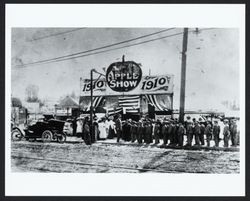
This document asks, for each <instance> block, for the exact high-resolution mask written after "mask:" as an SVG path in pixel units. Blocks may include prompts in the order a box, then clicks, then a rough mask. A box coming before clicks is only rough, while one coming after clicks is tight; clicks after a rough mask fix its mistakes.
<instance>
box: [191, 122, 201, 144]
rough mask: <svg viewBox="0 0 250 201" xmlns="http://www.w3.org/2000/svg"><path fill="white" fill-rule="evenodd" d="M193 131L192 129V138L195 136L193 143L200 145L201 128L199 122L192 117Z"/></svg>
mask: <svg viewBox="0 0 250 201" xmlns="http://www.w3.org/2000/svg"><path fill="white" fill-rule="evenodd" d="M193 131H194V138H195V145H196V146H200V139H199V137H200V133H201V129H200V124H199V122H198V121H196V120H195V119H194V127H193Z"/></svg>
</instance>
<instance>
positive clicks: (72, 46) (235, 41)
mask: <svg viewBox="0 0 250 201" xmlns="http://www.w3.org/2000/svg"><path fill="white" fill-rule="evenodd" d="M73 29H74V28H68V29H66V28H60V29H59V28H13V29H12V44H11V47H12V50H11V51H12V55H11V56H12V70H11V72H12V76H11V78H12V80H11V84H12V96H15V97H19V98H21V99H24V97H25V88H26V87H27V86H28V85H29V84H34V85H37V86H38V87H39V98H42V99H44V98H48V99H59V98H60V97H61V96H63V95H65V94H68V93H71V92H72V91H75V93H76V94H79V91H80V89H79V80H80V77H83V78H89V76H90V69H91V68H96V69H97V70H99V71H102V68H103V67H108V66H109V65H110V64H111V63H112V62H115V61H120V60H121V58H122V55H125V60H133V61H135V62H138V63H141V64H142V71H143V75H148V73H149V69H151V75H160V74H173V75H174V108H175V109H178V108H179V99H180V97H179V93H180V69H181V49H182V35H177V36H172V37H168V38H165V39H161V40H157V41H154V42H150V43H145V44H141V45H138V46H133V47H129V48H124V49H120V50H114V51H110V52H106V53H101V54H96V55H91V56H87V57H81V58H77V59H70V60H67V61H61V62H55V63H49V64H43V65H32V66H27V67H20V66H16V65H20V64H26V63H30V62H36V61H40V60H44V59H50V58H55V57H59V56H64V55H68V54H72V53H77V52H80V51H85V50H90V49H94V48H98V47H101V46H105V45H109V44H113V43H116V42H120V41H124V40H129V39H132V38H135V37H139V36H143V35H146V34H150V33H154V32H157V31H160V30H162V29H165V28H155V29H153V28H145V29H144V28H138V29H136V28H86V29H78V30H75V31H73V32H68V33H64V34H58V33H62V32H67V31H70V30H73ZM189 30H194V29H189ZM182 31H183V29H180V28H177V29H173V30H171V31H168V32H164V33H160V34H157V35H154V36H151V37H147V38H144V39H141V40H137V41H133V42H130V43H128V44H133V43H136V42H141V41H145V40H149V39H153V38H158V37H162V36H167V35H171V34H174V33H180V32H182ZM123 45H127V44H123ZM121 46H122V45H121ZM117 47H118V46H117ZM107 49H108V48H107ZM224 100H236V101H238V102H239V33H238V30H237V29H211V30H204V31H201V32H200V33H199V34H198V35H197V34H195V33H191V32H190V33H189V35H188V50H187V82H186V109H203V110H206V109H213V108H221V107H220V106H221V102H222V101H224Z"/></svg>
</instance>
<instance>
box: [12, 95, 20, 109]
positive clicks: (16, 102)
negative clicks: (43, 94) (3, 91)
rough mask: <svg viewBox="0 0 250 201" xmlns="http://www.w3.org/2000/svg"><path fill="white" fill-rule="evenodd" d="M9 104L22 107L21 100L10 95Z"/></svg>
mask: <svg viewBox="0 0 250 201" xmlns="http://www.w3.org/2000/svg"><path fill="white" fill-rule="evenodd" d="M11 104H12V107H19V108H21V107H22V102H21V100H20V99H19V98H15V97H12V98H11Z"/></svg>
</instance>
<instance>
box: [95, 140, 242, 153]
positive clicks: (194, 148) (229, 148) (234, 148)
mask: <svg viewBox="0 0 250 201" xmlns="http://www.w3.org/2000/svg"><path fill="white" fill-rule="evenodd" d="M97 143H100V144H108V145H116V146H120V145H121V146H134V147H143V148H147V147H151V148H154V147H156V148H160V149H179V150H196V151H200V150H205V151H226V152H239V151H240V148H238V147H204V146H202V147H195V146H193V147H176V146H164V145H156V144H148V145H147V144H132V143H130V144H125V143H121V142H120V143H112V142H104V141H102V142H100V141H98V142H97Z"/></svg>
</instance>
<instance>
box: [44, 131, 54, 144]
mask: <svg viewBox="0 0 250 201" xmlns="http://www.w3.org/2000/svg"><path fill="white" fill-rule="evenodd" d="M52 136H53V134H52V132H51V131H49V130H46V131H44V132H43V134H42V141H43V142H51V140H52Z"/></svg>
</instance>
